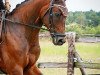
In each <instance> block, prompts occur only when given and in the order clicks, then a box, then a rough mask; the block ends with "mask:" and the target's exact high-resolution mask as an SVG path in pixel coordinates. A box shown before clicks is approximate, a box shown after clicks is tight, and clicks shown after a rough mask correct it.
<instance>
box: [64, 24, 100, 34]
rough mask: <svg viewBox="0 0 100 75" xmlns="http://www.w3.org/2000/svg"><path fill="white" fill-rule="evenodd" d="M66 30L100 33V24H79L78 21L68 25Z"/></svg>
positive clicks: (79, 32)
mask: <svg viewBox="0 0 100 75" xmlns="http://www.w3.org/2000/svg"><path fill="white" fill-rule="evenodd" d="M66 31H67V32H68V31H73V32H76V33H77V34H79V35H81V34H100V25H98V26H96V27H93V26H84V25H79V24H77V23H72V24H70V25H67V26H66Z"/></svg>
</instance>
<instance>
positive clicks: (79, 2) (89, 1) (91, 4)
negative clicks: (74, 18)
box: [10, 0, 100, 11]
mask: <svg viewBox="0 0 100 75" xmlns="http://www.w3.org/2000/svg"><path fill="white" fill-rule="evenodd" d="M22 1H24V0H10V4H11V11H12V9H14V8H15V6H16V4H18V3H21V2H22ZM66 5H67V8H68V10H69V11H89V10H91V9H92V10H95V11H100V0H66Z"/></svg>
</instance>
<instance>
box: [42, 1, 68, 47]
mask: <svg viewBox="0 0 100 75" xmlns="http://www.w3.org/2000/svg"><path fill="white" fill-rule="evenodd" d="M67 13H68V11H67V8H66V5H65V0H51V2H50V4H47V5H45V6H44V7H43V8H42V9H41V14H40V16H41V19H42V22H43V23H44V25H45V26H46V27H47V28H48V30H49V31H50V34H51V36H52V40H53V43H54V45H62V44H63V43H65V20H66V17H67Z"/></svg>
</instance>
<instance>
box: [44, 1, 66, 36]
mask: <svg viewBox="0 0 100 75" xmlns="http://www.w3.org/2000/svg"><path fill="white" fill-rule="evenodd" d="M54 7H57V8H58V9H60V10H62V8H66V7H64V6H62V5H59V4H54V0H51V2H50V6H49V8H48V9H47V11H46V13H45V14H44V16H45V15H46V14H47V13H49V26H50V27H49V31H50V33H51V36H52V37H57V36H60V37H64V36H65V34H60V33H56V31H55V25H54V22H53V8H54ZM62 13H64V14H65V12H64V11H63V10H62ZM44 16H43V17H44ZM64 16H67V14H65V15H64ZM43 17H42V18H43Z"/></svg>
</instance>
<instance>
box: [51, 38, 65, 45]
mask: <svg viewBox="0 0 100 75" xmlns="http://www.w3.org/2000/svg"><path fill="white" fill-rule="evenodd" d="M52 40H53V44H54V45H59V46H60V45H63V44H64V43H65V42H66V40H65V38H64V37H53V38H52Z"/></svg>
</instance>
